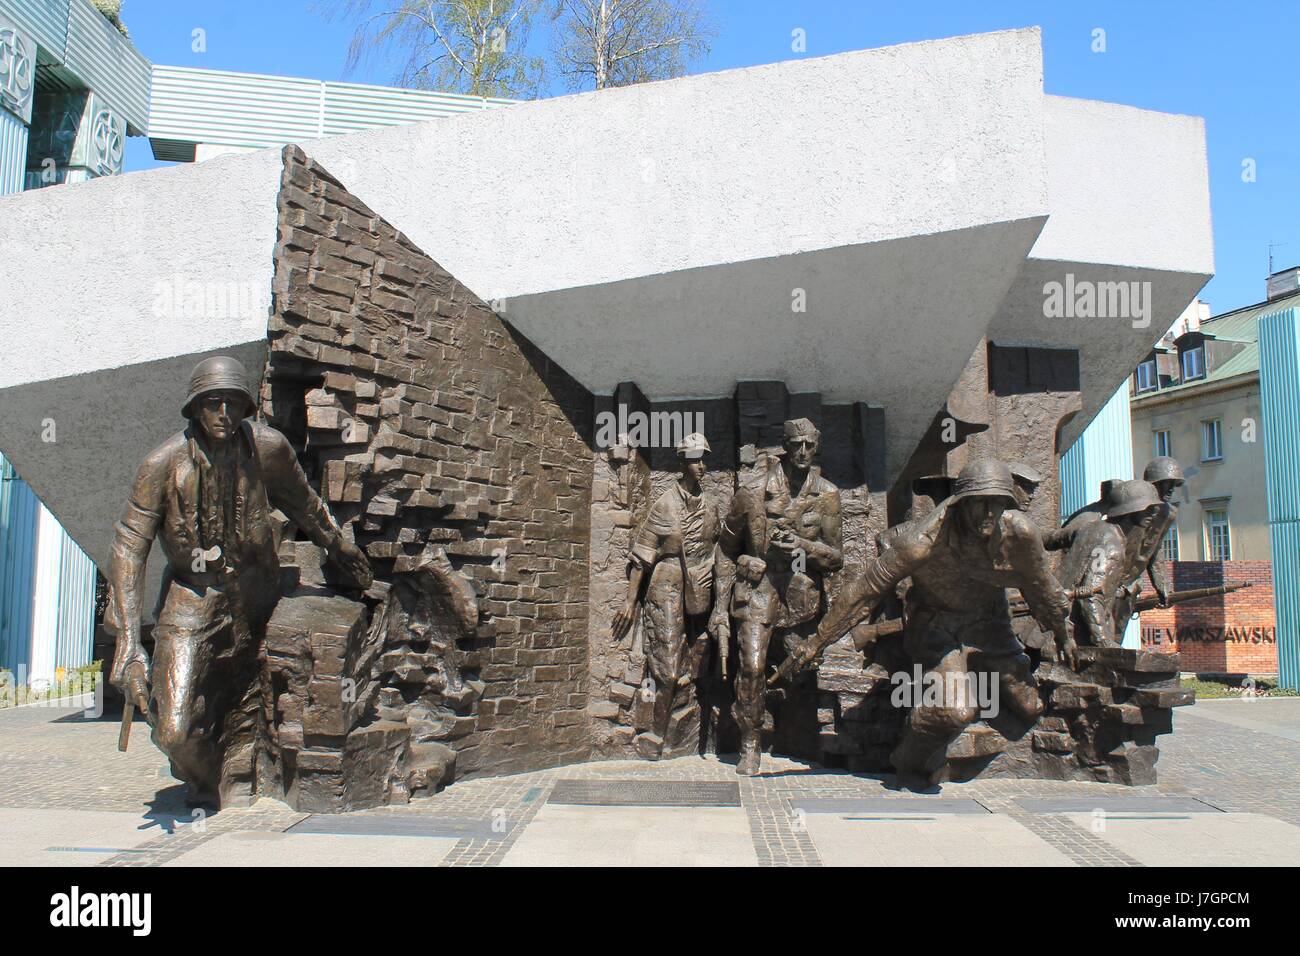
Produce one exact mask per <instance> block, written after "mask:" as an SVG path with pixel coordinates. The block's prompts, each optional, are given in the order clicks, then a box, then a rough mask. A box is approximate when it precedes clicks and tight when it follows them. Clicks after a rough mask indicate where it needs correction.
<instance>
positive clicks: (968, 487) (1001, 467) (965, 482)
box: [952, 458, 1019, 508]
mask: <svg viewBox="0 0 1300 956" xmlns="http://www.w3.org/2000/svg"><path fill="white" fill-rule="evenodd" d="M1015 487H1016V482H1015V479H1014V478H1013V477H1012V476H1011V469H1010V468H1008V467H1007V465H1006V463H1005V462H1001V461H998V460H997V459H996V458H980V459H977V460H976V461H972V462H971V463H970V464H968V465H967V466H966V467H965V468H963V469H962V470H961V472H960V473H958V475H957V480H956V482H954V483H953V488H952V490H953V496H952V497H953V500H954V501H960V500H961V499H962V498H971V497H974V496H976V495H986V496H995V497H1000V498H1006V499H1007V500H1008V501H1010V502H1011V506H1012V507H1013V508H1014V507H1018V506H1019V502H1017V500H1016V492H1015Z"/></svg>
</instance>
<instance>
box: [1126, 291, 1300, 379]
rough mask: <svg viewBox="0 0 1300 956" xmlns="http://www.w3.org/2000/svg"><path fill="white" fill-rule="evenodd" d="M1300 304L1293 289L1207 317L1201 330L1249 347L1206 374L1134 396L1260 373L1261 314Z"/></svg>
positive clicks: (1215, 336) (1210, 336) (1209, 335)
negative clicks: (1270, 298) (1243, 306)
mask: <svg viewBox="0 0 1300 956" xmlns="http://www.w3.org/2000/svg"><path fill="white" fill-rule="evenodd" d="M1296 306H1300V292H1293V293H1292V294H1290V295H1284V296H1281V297H1280V298H1277V299H1274V300H1272V301H1271V302H1257V303H1255V304H1254V305H1248V306H1246V307H1245V308H1241V309H1237V310H1235V311H1233V312H1225V313H1223V315H1216V316H1214V317H1213V318H1211V319H1206V320H1205V321H1204V322H1202V323H1201V328H1200V331H1201V332H1203V333H1205V335H1206V336H1207V337H1208V338H1213V339H1215V340H1217V341H1220V342H1241V343H1243V344H1244V345H1245V348H1243V349H1242V350H1241V351H1240V352H1238V353H1237V354H1236V355H1234V356H1232V357H1231V358H1230V359H1228V360H1227V361H1226V362H1223V363H1221V364H1219V365H1218V366H1216V367H1215V368H1214V369H1212V370H1211V371H1210V372H1209V374H1207V375H1206V376H1205V377H1204V378H1198V379H1193V380H1192V381H1190V382H1180V383H1179V384H1177V385H1168V386H1165V387H1164V388H1160V389H1156V390H1153V391H1149V392H1143V393H1142V394H1140V395H1134V396H1133V400H1134V401H1140V400H1142V399H1146V398H1152V397H1155V396H1160V395H1168V394H1170V393H1171V392H1183V391H1188V390H1190V389H1194V388H1203V387H1204V386H1206V385H1212V384H1214V383H1216V382H1225V381H1227V380H1228V379H1232V378H1236V377H1237V376H1239V375H1246V374H1249V373H1255V374H1258V373H1259V329H1258V320H1259V317H1260V316H1261V315H1268V314H1269V313H1270V312H1278V311H1280V310H1282V309H1287V308H1293V307H1296Z"/></svg>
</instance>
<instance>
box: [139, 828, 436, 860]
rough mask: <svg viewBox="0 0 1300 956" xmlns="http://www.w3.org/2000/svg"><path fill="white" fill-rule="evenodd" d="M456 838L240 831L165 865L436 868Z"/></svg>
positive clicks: (219, 838)
mask: <svg viewBox="0 0 1300 956" xmlns="http://www.w3.org/2000/svg"><path fill="white" fill-rule="evenodd" d="M458 841H459V838H457V837H442V838H438V837H381V836H341V835H336V836H327V835H322V834H305V835H295V834H293V833H268V832H266V831H262V830H238V831H235V832H233V833H222V834H218V835H217V836H215V837H213V838H212V839H211V840H208V841H206V842H204V843H202V844H200V845H199V846H197V847H196V848H194V849H193V850H190V851H189V852H188V853H184V854H182V855H180V856H178V857H176V858H175V859H174V860H170V861H168V862H166V863H164V864H163V865H164V866H384V867H390V866H436V865H437V864H438V863H439V862H441V860H442V858H443V857H444V856H446V855H447V852H448V851H449V850H451V848H452V847H454V846H455V845H456V843H457V842H458Z"/></svg>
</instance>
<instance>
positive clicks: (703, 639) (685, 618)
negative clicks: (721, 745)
mask: <svg viewBox="0 0 1300 956" xmlns="http://www.w3.org/2000/svg"><path fill="white" fill-rule="evenodd" d="M711 450H712V449H710V448H709V443H708V441H707V440H706V439H705V437H704V436H703V435H701V434H699V433H698V432H697V433H693V434H690V435H687V436H686V438H685V439H683V440H682V442H681V443H680V444H679V445H678V446H677V460H678V464H679V465H680V466H681V477H680V478H678V479H677V481H675V482H673V485H672V487H671V488H669V489H668V490H667V491H666V492H664V493H663V494H662V495H660V496H659V498H658V500H656V501H655V503H654V505H653V506H652V507H651V508H650V513H649V514H648V515H647V516H646V519H645V521H644V522H643V523H642V524H641V527H640V528H639V529H638V530H637V532H636V536H635V538H634V539H633V542H632V549H631V553H630V554H629V556H628V563H629V565H630V568H629V574H628V582H627V598H626V600H625V601H624V603H623V606H622V607H620V608H619V609H618V611H617V613H615V615H614V621H613V626H612V635H613V638H614V640H616V641H617V640H621V639H622V637H623V636H624V635H625V634H627V632H628V630H629V629H630V628H631V626H632V620H633V618H634V617H635V614H636V608H637V602H638V598H639V595H640V594H641V587H642V584H643V583H644V581H645V578H646V576H647V574H648V575H649V579H650V580H649V584H647V585H646V587H645V598H644V604H643V611H642V615H641V621H642V635H643V641H644V646H645V652H646V657H647V659H648V661H649V666H650V677H651V679H652V680H653V681H654V695H655V696H654V718H653V726H652V728H651V729H650V730H649V731H648V732H645V733H641V734H638V735H637V737H636V740H635V745H636V748H637V751H638V752H639V753H640V754H641V755H642V756H644V757H649V758H651V759H654V758H657V757H658V756H660V753H661V752H662V750H663V747H664V743H665V741H667V739H668V734H669V722H670V719H671V717H672V713H673V703H674V700H676V699H679V690H680V689H681V688H683V687H686V686H688V685H689V684H690V683H691V681H692V680H693V679H695V678H697V677H698V676H699V672H700V667H701V662H702V660H703V657H704V652H705V651H706V650H707V645H708V640H709V635H708V630H707V627H706V625H707V621H708V612H709V607H710V605H711V604H712V601H713V573H714V555H713V552H714V545H715V543H716V542H717V540H718V526H719V523H720V515H719V508H718V504H717V502H716V501H715V500H714V498H713V496H711V495H706V494H705V493H704V489H703V488H702V487H701V484H700V481H701V479H703V477H704V474H705V471H706V470H707V464H706V461H705V457H706V456H707V455H708V454H709V453H710V452H711Z"/></svg>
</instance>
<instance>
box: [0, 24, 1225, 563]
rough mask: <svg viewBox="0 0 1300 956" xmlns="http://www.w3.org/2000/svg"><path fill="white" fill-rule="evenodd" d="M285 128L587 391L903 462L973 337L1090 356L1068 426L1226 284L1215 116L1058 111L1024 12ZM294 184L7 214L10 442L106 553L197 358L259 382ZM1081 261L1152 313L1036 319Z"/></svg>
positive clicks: (31, 478) (275, 158) (217, 184)
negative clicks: (564, 92)
mask: <svg viewBox="0 0 1300 956" xmlns="http://www.w3.org/2000/svg"><path fill="white" fill-rule="evenodd" d="M301 145H302V147H303V149H304V150H305V152H306V153H307V154H308V155H309V156H310V157H311V158H312V159H314V160H315V161H316V162H318V163H320V164H321V165H322V166H323V167H324V168H325V169H327V170H329V171H330V172H331V173H332V174H333V175H334V176H335V177H337V178H338V179H339V180H340V181H341V182H342V183H343V184H344V185H345V186H346V187H347V188H348V189H349V190H350V191H351V192H352V193H353V194H354V195H356V196H358V197H360V198H361V199H362V200H364V202H365V203H366V204H368V206H369V207H370V208H371V209H373V211H374V213H375V214H376V215H377V216H380V217H383V218H384V219H385V220H387V221H388V222H389V223H391V224H392V225H393V226H395V227H396V228H397V229H399V230H401V231H402V232H403V233H404V234H405V235H406V236H407V237H408V238H409V240H410V241H411V242H412V243H413V244H414V245H415V246H418V247H419V248H420V249H422V250H423V251H424V252H426V253H427V254H428V255H429V256H431V257H433V258H434V259H436V260H437V261H438V262H439V263H440V264H441V265H442V266H443V267H444V268H445V269H446V270H447V271H448V272H450V273H451V274H452V275H453V276H455V277H456V278H457V279H459V280H460V281H461V282H463V283H464V284H465V285H466V286H467V287H468V288H469V289H471V290H472V291H473V292H474V293H477V294H478V295H479V296H481V297H482V298H484V299H486V300H488V301H490V302H491V303H492V304H493V305H494V307H495V308H496V309H497V311H498V312H499V314H500V315H501V316H502V317H503V318H505V319H506V320H507V321H508V322H510V323H511V324H512V325H513V326H514V327H515V328H517V329H518V330H519V331H520V332H521V333H523V335H525V336H526V337H527V338H529V339H530V340H531V341H532V342H533V343H535V344H536V345H537V346H538V347H539V348H540V349H541V351H542V352H544V353H545V354H546V355H547V356H549V357H550V358H551V359H553V360H554V361H555V362H557V363H559V364H560V365H562V366H563V367H564V369H566V370H567V371H568V372H569V373H570V374H572V375H573V376H574V377H575V378H576V379H577V380H578V381H579V382H580V383H581V384H582V385H584V386H585V387H587V388H588V389H590V390H591V391H593V392H595V393H597V394H601V395H608V394H610V393H611V392H612V391H613V389H614V388H615V386H616V385H617V384H618V383H620V382H623V381H630V380H635V381H636V382H637V383H638V385H639V386H640V388H641V390H642V391H643V392H644V393H645V395H646V397H647V398H648V399H649V400H651V401H664V400H671V399H681V398H690V399H708V398H716V397H720V396H726V395H730V394H732V392H733V391H734V389H735V386H736V382H737V381H738V380H759V379H782V380H784V381H786V382H787V384H788V385H789V388H790V390H791V391H792V392H819V393H821V395H822V397H823V398H824V399H826V400H827V401H833V402H836V403H849V402H861V403H865V404H868V405H871V406H879V407H883V408H884V410H885V422H886V429H887V437H888V440H887V442H886V449H887V467H886V473H887V477H888V478H889V479H890V480H892V478H893V477H894V476H895V475H897V473H898V472H899V470H900V469H901V467H902V465H903V463H904V462H906V461H907V459H908V457H909V455H910V454H911V452H912V449H913V448H914V447H915V445H916V443H917V442H918V441H919V440H920V438H921V436H922V434H923V433H924V432H925V430H926V428H927V427H928V426H929V425H930V423H931V421H932V419H933V417H934V414H935V412H936V411H937V410H938V409H940V408H941V407H942V405H943V402H944V399H945V397H946V396H947V395H948V393H949V390H950V389H951V388H952V386H953V383H954V382H955V381H956V380H957V378H958V376H959V375H960V373H961V372H962V369H963V367H964V366H965V364H966V362H967V360H968V359H969V358H970V356H971V354H972V352H973V351H974V350H975V348H976V347H977V345H978V344H979V343H980V342H981V340H982V339H983V338H985V337H986V336H987V337H988V339H989V340H990V341H993V342H996V343H998V344H1006V345H1016V344H1026V345H1036V346H1047V347H1071V348H1077V349H1079V352H1080V356H1081V359H1080V361H1081V380H1082V387H1083V402H1084V409H1083V414H1082V415H1080V416H1077V417H1076V419H1075V420H1074V421H1073V422H1072V423H1071V424H1070V426H1069V427H1068V430H1067V432H1066V433H1065V438H1066V440H1067V442H1068V441H1069V440H1072V439H1073V438H1074V437H1075V436H1076V435H1077V433H1078V432H1079V430H1081V429H1082V428H1083V427H1084V426H1085V425H1086V424H1087V421H1088V420H1089V419H1090V417H1091V415H1092V414H1094V413H1095V412H1096V410H1097V408H1099V407H1100V406H1101V404H1102V403H1104V401H1105V400H1106V399H1107V398H1108V397H1109V396H1110V395H1111V394H1112V393H1113V392H1114V390H1115V388H1116V387H1117V386H1118V385H1119V383H1120V382H1122V380H1123V379H1124V377H1125V376H1126V375H1127V374H1128V373H1129V371H1130V370H1131V368H1132V366H1133V364H1134V363H1135V362H1136V361H1137V359H1138V358H1140V357H1141V355H1142V354H1144V353H1145V352H1146V351H1147V350H1148V348H1149V347H1150V344H1151V342H1152V341H1154V340H1155V339H1156V338H1157V337H1158V335H1159V333H1160V331H1161V330H1162V329H1163V328H1165V326H1167V325H1168V324H1169V322H1171V321H1172V320H1173V319H1174V318H1175V317H1176V316H1177V315H1178V314H1179V312H1180V311H1181V310H1182V308H1183V307H1184V306H1185V305H1186V303H1187V302H1188V301H1189V300H1190V299H1191V298H1192V297H1193V296H1194V295H1195V294H1196V292H1197V291H1198V290H1199V289H1200V287H1201V286H1202V285H1203V284H1204V282H1205V281H1206V280H1207V279H1208V277H1209V275H1210V273H1211V272H1212V269H1213V256H1212V246H1211V239H1210V226H1209V194H1208V180H1207V174H1206V168H1205V143H1204V131H1203V128H1202V124H1201V121H1200V120H1198V119H1195V118H1189V117H1181V116H1170V115H1166V114H1158V113H1152V112H1148V111H1143V110H1137V109H1132V108H1129V107H1121V106H1114V105H1110V104H1104V103H1095V102H1090V101H1081V100H1070V99H1063V98H1060V97H1050V96H1045V95H1044V94H1043V91H1042V52H1041V45H1040V42H1039V35H1038V32H1037V31H1036V30H1019V31H1009V32H1003V33H993V34H985V35H978V36H970V37H961V38H956V39H951V40H942V41H934V42H926V43H917V44H909V45H904V46H899V47H890V48H884V49H879V50H868V51H862V52H857V53H849V54H842V55H838V56H832V57H826V58H821V59H811V60H802V61H794V62H788V63H780V64H774V65H770V66H762V67H754V68H750V69H743V70H733V71H727V72H723V73H715V74H706V75H702V76H694V77H687V78H683V79H679V80H672V81H667V82H662V83H652V84H646V85H643V86H636V87H630V88H623V89H615V90H607V91H602V92H599V93H593V94H583V95H578V96H569V97H561V98H557V99H552V100H543V101H537V102H529V103H522V104H519V105H516V106H513V107H509V108H503V109H500V110H493V111H484V112H480V113H472V114H464V115H461V116H456V117H452V118H447V119H441V120H436V121H432V122H428V123H424V124H419V125H415V126H407V127H399V128H393V129H387V130H380V131H369V132H362V133H357V134H354V135H349V136H342V137H335V138H331V139H328V140H321V141H315V142H306V143H303V144H301ZM281 173H282V161H281V156H280V154H279V152H278V151H274V150H267V151H264V152H259V153H253V154H248V155H243V156H231V157H225V158H220V159H216V160H212V161H210V162H207V163H203V164H199V165H192V166H185V167H177V168H172V169H166V170H158V171H152V172H147V173H136V174H131V175H127V176H122V177H117V178H113V179H103V180H99V181H96V182H93V183H89V184H85V185H77V186H69V187H63V188H58V189H45V190H39V191H36V192H29V193H25V194H20V195H15V196H10V197H5V198H3V199H0V236H2V237H3V241H4V247H5V249H6V255H5V257H4V261H3V262H0V288H4V289H5V290H6V295H5V296H4V298H3V305H0V310H3V311H2V312H0V321H3V323H4V327H5V329H6V331H7V332H9V333H10V334H9V336H8V338H9V340H10V341H12V342H14V343H15V345H14V348H13V351H12V352H11V353H10V355H9V356H7V358H6V362H5V363H4V364H3V366H0V449H3V450H4V453H5V454H6V455H8V456H9V457H10V458H11V459H12V461H13V462H14V464H15V466H16V467H17V469H18V470H19V472H20V473H21V474H22V476H23V477H24V478H25V479H26V480H27V481H28V482H29V483H30V484H31V485H32V487H33V488H34V489H35V490H36V492H37V493H38V494H39V495H40V496H41V497H42V498H43V499H44V500H45V502H46V503H47V504H48V506H49V507H50V508H51V509H52V510H53V511H54V512H55V514H56V515H58V516H59V518H60V520H61V521H62V522H63V523H64V524H65V526H66V527H67V528H68V531H69V532H70V533H71V534H72V535H73V537H74V538H76V540H77V541H78V543H80V544H81V545H82V546H83V547H84V548H85V549H86V551H87V552H88V553H89V554H90V555H91V556H92V557H93V558H94V559H95V560H96V561H98V562H101V564H102V563H103V562H104V561H105V560H106V558H107V547H108V543H109V540H110V532H111V521H112V519H113V517H115V516H116V514H117V512H118V510H119V508H120V507H121V503H122V500H123V498H124V496H125V494H126V491H127V489H128V487H129V483H130V480H131V478H132V475H133V472H134V469H135V467H136V464H137V462H138V461H139V460H140V459H141V457H142V455H143V454H144V453H145V452H146V451H147V450H148V449H149V448H150V447H152V446H153V445H154V444H156V443H157V442H158V441H160V440H161V439H162V438H163V437H165V436H166V435H168V434H169V433H171V432H173V431H175V430H176V429H177V428H178V427H179V426H180V424H181V419H180V416H179V411H178V409H179V406H180V403H181V400H182V398H183V393H184V388H185V371H186V370H187V369H188V368H189V366H190V365H191V364H192V363H193V362H194V361H195V360H196V359H197V358H199V357H201V356H202V355H205V354H212V353H218V352H226V353H233V354H236V355H238V356H240V357H241V358H242V359H243V360H244V361H245V362H246V364H248V365H249V366H250V367H251V368H261V367H262V364H263V358H262V356H263V355H264V354H265V348H266V316H267V315H268V312H269V303H270V292H271V278H272V270H273V250H274V248H275V243H276V239H277V236H276V202H277V195H278V194H279V193H280V189H281ZM1066 275H1072V276H1074V278H1075V279H1076V280H1090V281H1094V282H1111V281H1121V280H1122V281H1138V282H1149V283H1150V286H1149V287H1145V288H1149V292H1150V299H1149V302H1150V304H1151V310H1150V315H1149V325H1148V326H1144V327H1138V328H1135V327H1133V324H1132V322H1131V321H1130V320H1129V319H1128V318H1114V319H1099V318H1086V319H1053V318H1046V317H1045V315H1044V298H1045V296H1044V285H1045V284H1046V283H1049V282H1054V281H1064V280H1065V276H1066ZM800 301H802V302H803V303H804V306H805V310H804V311H798V310H797V308H796V306H797V304H798V303H799V302H800ZM49 419H53V420H54V422H55V423H56V429H57V431H56V436H57V440H56V441H55V442H53V443H50V442H47V441H43V440H42V439H43V423H45V422H46V421H47V420H49Z"/></svg>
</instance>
